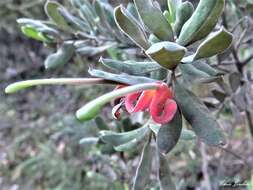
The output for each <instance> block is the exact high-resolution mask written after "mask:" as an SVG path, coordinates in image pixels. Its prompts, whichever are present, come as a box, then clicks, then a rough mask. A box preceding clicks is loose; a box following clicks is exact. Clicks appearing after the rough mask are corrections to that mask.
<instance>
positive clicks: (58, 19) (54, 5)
mask: <svg viewBox="0 0 253 190" xmlns="http://www.w3.org/2000/svg"><path fill="white" fill-rule="evenodd" d="M60 8H61V9H64V7H63V6H62V5H61V4H60V3H58V2H56V1H47V2H46V4H45V12H46V14H47V16H48V17H49V18H50V19H51V20H52V21H53V22H54V23H55V24H57V26H58V27H60V28H61V29H64V30H65V29H66V30H71V28H70V27H69V25H68V24H67V22H66V21H65V19H64V17H63V16H62V15H61V14H60V13H59V9H60Z"/></svg>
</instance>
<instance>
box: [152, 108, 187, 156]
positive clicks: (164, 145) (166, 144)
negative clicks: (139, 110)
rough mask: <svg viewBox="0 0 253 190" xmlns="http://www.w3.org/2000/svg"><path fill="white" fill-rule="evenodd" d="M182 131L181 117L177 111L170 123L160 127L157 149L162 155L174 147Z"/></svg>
mask: <svg viewBox="0 0 253 190" xmlns="http://www.w3.org/2000/svg"><path fill="white" fill-rule="evenodd" d="M181 131H182V115H181V113H180V111H179V110H178V111H177V113H176V115H175V116H174V118H173V119H172V121H171V122H169V123H168V124H166V125H163V126H161V128H160V129H159V131H158V134H157V137H156V138H157V147H158V149H159V151H160V152H161V153H163V154H167V153H168V152H170V151H171V150H172V149H173V148H174V146H176V144H177V142H178V140H179V137H180V134H181Z"/></svg>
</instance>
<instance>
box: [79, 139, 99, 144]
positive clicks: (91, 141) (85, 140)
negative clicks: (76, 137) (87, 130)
mask: <svg viewBox="0 0 253 190" xmlns="http://www.w3.org/2000/svg"><path fill="white" fill-rule="evenodd" d="M98 140H99V139H98V138H96V137H86V138H82V139H81V140H80V141H79V144H82V145H94V144H97V143H98Z"/></svg>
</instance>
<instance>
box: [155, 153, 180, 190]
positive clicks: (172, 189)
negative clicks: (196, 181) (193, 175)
mask: <svg viewBox="0 0 253 190" xmlns="http://www.w3.org/2000/svg"><path fill="white" fill-rule="evenodd" d="M158 161H159V165H158V180H159V184H160V189H161V190H176V186H175V184H174V183H173V181H172V177H171V171H170V168H169V162H168V160H167V158H166V157H165V156H164V155H162V154H161V153H159V152H158Z"/></svg>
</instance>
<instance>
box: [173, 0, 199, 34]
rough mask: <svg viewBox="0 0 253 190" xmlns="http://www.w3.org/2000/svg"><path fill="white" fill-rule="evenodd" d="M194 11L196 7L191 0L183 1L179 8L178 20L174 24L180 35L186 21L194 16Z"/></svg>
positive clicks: (176, 31)
mask: <svg viewBox="0 0 253 190" xmlns="http://www.w3.org/2000/svg"><path fill="white" fill-rule="evenodd" d="M193 12H194V7H193V5H192V3H190V2H189V1H186V2H183V3H182V4H180V5H179V6H178V8H177V14H176V15H177V16H176V22H175V25H174V31H175V33H176V35H177V36H179V34H180V32H181V29H182V27H183V25H184V24H185V23H186V21H187V20H188V19H189V18H190V17H191V16H192V14H193Z"/></svg>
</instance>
